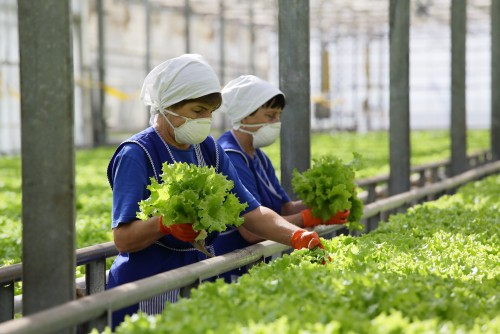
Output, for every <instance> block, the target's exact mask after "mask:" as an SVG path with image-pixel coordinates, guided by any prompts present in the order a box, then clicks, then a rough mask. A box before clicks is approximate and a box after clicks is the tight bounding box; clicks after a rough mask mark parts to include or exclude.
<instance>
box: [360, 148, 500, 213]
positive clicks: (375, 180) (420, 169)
mask: <svg viewBox="0 0 500 334" xmlns="http://www.w3.org/2000/svg"><path fill="white" fill-rule="evenodd" d="M491 161H493V154H492V153H491V151H490V150H481V151H477V152H474V153H472V154H470V155H468V156H467V163H468V166H469V167H470V168H476V167H479V166H482V165H484V164H486V163H489V162H491ZM450 166H451V160H450V159H444V160H440V161H435V162H431V163H426V164H421V165H418V166H414V167H412V168H411V170H410V177H411V183H412V185H413V186H414V187H423V186H425V185H426V184H431V183H435V182H438V181H441V180H444V179H446V178H447V177H449V176H450V168H451V167H450ZM389 177H390V176H389V175H379V176H374V177H369V178H365V179H362V180H359V181H357V182H356V184H357V185H358V187H360V188H363V189H365V191H363V192H362V193H360V194H359V195H358V197H359V198H360V199H361V200H362V201H363V203H365V204H367V203H371V202H374V201H376V200H377V199H379V198H381V197H387V183H388V182H389Z"/></svg>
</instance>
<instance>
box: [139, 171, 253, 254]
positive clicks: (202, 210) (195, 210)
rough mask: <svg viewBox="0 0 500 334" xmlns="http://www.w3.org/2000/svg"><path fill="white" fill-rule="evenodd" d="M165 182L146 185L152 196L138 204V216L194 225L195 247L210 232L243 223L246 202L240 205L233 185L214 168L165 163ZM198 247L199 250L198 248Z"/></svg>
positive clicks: (145, 218)
mask: <svg viewBox="0 0 500 334" xmlns="http://www.w3.org/2000/svg"><path fill="white" fill-rule="evenodd" d="M160 177H161V179H162V181H163V182H162V183H158V181H157V180H156V179H155V178H151V184H150V185H148V186H147V189H148V190H149V191H150V193H151V195H150V197H149V198H148V199H146V200H142V201H140V202H139V209H140V212H138V213H137V217H138V218H139V219H142V220H147V219H148V218H149V217H151V216H163V224H164V225H165V226H167V227H168V226H170V225H172V224H177V223H191V224H193V229H194V230H195V231H200V234H199V236H198V237H197V238H196V241H200V243H198V244H194V246H195V247H197V246H200V244H201V245H202V246H203V250H202V251H203V252H205V249H204V242H203V240H204V239H205V238H206V237H207V234H208V232H222V231H225V230H226V229H227V226H228V225H234V226H239V225H241V224H243V218H241V217H240V213H241V212H242V211H243V210H244V209H245V208H246V207H247V205H248V204H247V203H243V204H242V203H240V202H239V200H238V198H237V197H236V195H235V194H233V193H232V192H230V191H231V189H233V186H234V183H233V181H232V180H228V179H227V177H226V176H224V175H222V174H219V173H217V172H216V171H215V168H213V167H209V166H204V167H201V166H197V165H194V164H188V163H185V162H182V163H180V162H175V163H173V164H169V163H164V164H163V166H162V174H161V175H160ZM197 248H198V247H197Z"/></svg>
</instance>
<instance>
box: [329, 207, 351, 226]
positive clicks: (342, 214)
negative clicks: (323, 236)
mask: <svg viewBox="0 0 500 334" xmlns="http://www.w3.org/2000/svg"><path fill="white" fill-rule="evenodd" d="M350 213H351V211H349V210H344V211H337V214H336V215H335V216H333V217H331V218H330V219H328V220H327V221H326V223H325V225H336V224H345V223H347V218H348V217H349V214H350Z"/></svg>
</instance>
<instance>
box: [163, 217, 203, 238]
mask: <svg viewBox="0 0 500 334" xmlns="http://www.w3.org/2000/svg"><path fill="white" fill-rule="evenodd" d="M159 221H160V232H161V233H163V234H164V235H169V234H172V235H173V236H174V238H176V239H179V240H181V241H184V242H194V239H196V237H197V236H198V234H200V232H199V231H198V232H197V231H195V230H193V225H191V224H172V225H170V226H168V227H167V226H165V225H163V217H160V220H159Z"/></svg>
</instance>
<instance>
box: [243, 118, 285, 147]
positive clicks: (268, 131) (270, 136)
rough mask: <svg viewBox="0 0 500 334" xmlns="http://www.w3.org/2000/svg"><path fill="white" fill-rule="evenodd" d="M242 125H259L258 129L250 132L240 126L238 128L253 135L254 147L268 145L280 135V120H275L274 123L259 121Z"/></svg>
mask: <svg viewBox="0 0 500 334" xmlns="http://www.w3.org/2000/svg"><path fill="white" fill-rule="evenodd" d="M241 125H242V126H246V127H257V126H261V128H260V129H258V130H257V131H255V132H251V131H248V130H244V129H242V128H239V130H240V131H241V132H244V133H248V134H251V135H252V136H253V147H254V148H259V147H265V146H269V145H271V144H272V143H274V142H275V141H276V139H278V137H279V135H280V130H281V122H275V123H261V124H241Z"/></svg>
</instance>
